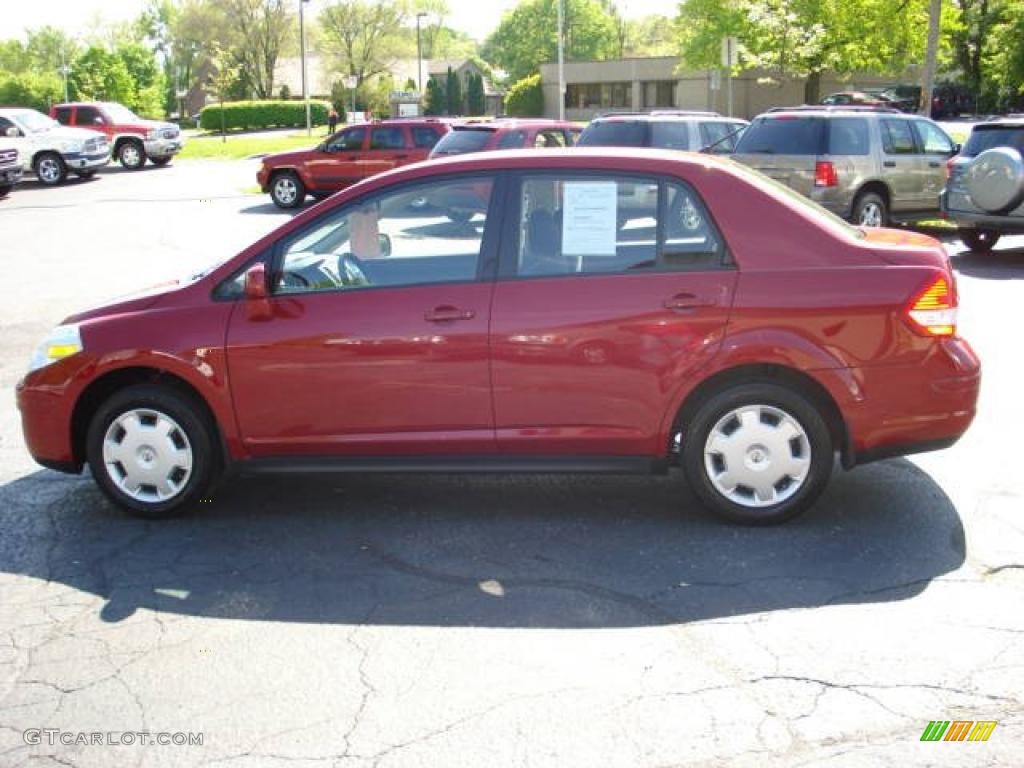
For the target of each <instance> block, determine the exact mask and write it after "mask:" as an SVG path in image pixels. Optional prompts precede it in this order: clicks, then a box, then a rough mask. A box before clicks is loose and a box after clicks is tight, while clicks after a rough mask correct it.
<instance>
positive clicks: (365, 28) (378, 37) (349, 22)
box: [320, 0, 407, 85]
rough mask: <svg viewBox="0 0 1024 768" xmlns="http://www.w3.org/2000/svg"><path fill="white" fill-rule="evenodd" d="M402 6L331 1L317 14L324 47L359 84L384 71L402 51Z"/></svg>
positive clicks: (392, 1) (374, 0) (393, 1)
mask: <svg viewBox="0 0 1024 768" xmlns="http://www.w3.org/2000/svg"><path fill="white" fill-rule="evenodd" d="M406 18H407V14H406V8H405V4H404V3H401V2H398V0H334V1H333V2H332V3H331V4H329V5H328V6H327V7H326V8H324V9H323V10H322V11H321V12H320V32H321V34H322V36H323V40H324V44H325V47H326V48H327V49H328V50H329V51H330V52H331V53H333V54H334V56H335V57H336V58H337V60H338V64H339V66H340V68H341V69H342V71H344V72H345V73H346V74H349V75H354V76H355V77H356V79H357V80H358V82H359V84H360V85H362V84H363V81H364V80H366V79H368V78H371V77H373V76H374V75H379V74H381V73H383V72H385V71H387V69H388V67H389V66H390V65H391V64H392V62H394V60H395V59H396V58H397V57H398V56H397V53H398V52H399V51H400V50H404V47H405V46H406V44H407V41H403V39H402V25H403V24H404V23H405V20H406Z"/></svg>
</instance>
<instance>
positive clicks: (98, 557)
mask: <svg viewBox="0 0 1024 768" xmlns="http://www.w3.org/2000/svg"><path fill="white" fill-rule="evenodd" d="M201 506H202V509H201V511H199V512H198V513H196V514H194V515H192V516H188V517H184V518H181V519H176V520H168V521H162V522H144V521H139V520H135V519H131V518H128V517H125V516H123V515H122V514H121V513H120V512H118V511H116V510H115V509H114V508H113V507H112V506H111V505H109V504H108V503H107V502H106V501H105V500H104V499H103V498H102V497H101V496H100V494H99V492H98V491H97V490H95V488H94V487H93V485H92V482H91V480H90V479H89V478H88V477H83V478H74V477H67V476H62V475H58V474H56V473H52V472H43V471H40V472H36V473H34V474H32V475H29V476H26V477H23V478H21V479H19V480H16V481H14V482H12V483H9V484H7V485H5V486H2V487H0V526H2V528H3V530H4V532H5V533H4V537H3V538H2V539H0V570H2V571H4V572H7V573H10V574H12V575H16V576H27V577H30V578H32V579H38V580H45V581H50V582H58V583H61V584H65V585H67V586H69V587H72V588H74V589H76V590H80V591H84V592H89V593H93V594H95V595H98V596H101V597H102V598H104V599H105V600H106V604H105V606H104V607H103V609H102V611H101V614H100V615H101V617H102V618H103V619H104V620H106V621H110V622H117V621H121V620H123V619H125V618H127V617H129V616H131V615H132V614H133V613H135V611H137V610H138V609H140V608H143V609H149V610H155V611H161V612H168V613H177V614H184V615H190V616H201V617H211V618H228V619H252V620H259V621H282V622H318V623H331V624H365V623H370V624H382V625H420V626H483V627H524V628H533V627H552V628H580V627H625V626H645V625H664V624H675V623H685V622H692V621H700V620H708V619H718V618H726V617H731V616H740V615H744V614H750V613H756V612H761V611H772V610H783V609H791V608H805V607H814V606H821V605H826V604H840V603H864V602H886V601H892V600H900V599H905V598H907V597H910V596H912V595H914V594H917V593H919V592H920V591H922V590H923V589H924V588H925V587H926V586H927V584H928V582H929V581H931V580H932V579H935V578H937V577H940V576H942V575H943V574H946V573H949V572H951V571H954V570H956V569H957V568H958V567H959V566H960V565H961V564H962V563H963V561H964V557H965V545H964V531H963V527H962V525H961V521H960V517H959V515H958V514H957V511H956V509H955V508H954V507H953V505H952V503H951V502H950V500H949V499H948V498H947V497H946V496H945V494H944V493H943V492H942V490H941V489H940V488H939V487H938V486H937V485H936V484H935V483H934V482H933V481H932V479H931V478H930V477H929V476H928V475H927V474H926V473H924V472H923V471H921V470H920V469H919V468H917V467H916V466H915V465H913V464H911V463H910V462H907V461H905V460H892V461H886V462H881V463H878V464H875V465H871V466H869V467H863V468H861V469H858V470H856V471H854V472H852V473H846V474H839V475H837V476H836V477H835V478H834V480H833V483H832V485H831V486H830V488H829V490H828V491H827V492H826V494H825V495H824V496H823V497H822V499H821V500H820V501H819V503H818V505H817V506H816V508H815V509H814V510H812V512H811V513H810V514H809V515H808V516H806V517H805V518H803V519H800V520H797V521H794V522H792V523H790V524H788V525H786V526H782V527H777V528H769V529H747V528H737V527H730V526H726V525H723V524H720V523H717V522H715V521H712V520H710V519H708V518H706V517H705V516H704V514H703V513H702V512H701V511H700V509H699V507H698V505H697V503H696V501H695V500H694V498H693V497H692V496H691V495H690V493H689V492H688V491H687V489H686V488H685V485H684V484H683V481H682V479H681V478H679V477H678V476H676V475H674V474H673V475H670V476H669V477H665V478H636V477H585V476H535V477H534V476H531V477H523V476H520V477H515V478H511V477H499V476H494V477H489V476H453V475H452V476H449V475H444V476H416V475H401V476H383V475H377V476H366V477H359V476H340V477H330V476H313V477H310V476H292V477H287V478H267V477H259V478H236V479H233V480H231V481H229V482H228V483H226V484H225V486H224V488H223V489H222V490H221V491H220V492H218V493H217V494H216V495H215V496H214V497H213V498H212V500H211V501H210V502H208V503H207V504H203V505H201ZM8 594H12V591H11V589H10V588H9V589H8Z"/></svg>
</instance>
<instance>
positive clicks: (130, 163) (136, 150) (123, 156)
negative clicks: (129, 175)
mask: <svg viewBox="0 0 1024 768" xmlns="http://www.w3.org/2000/svg"><path fill="white" fill-rule="evenodd" d="M117 161H118V162H119V163H121V165H123V166H124V167H125V168H127V169H128V170H130V171H137V170H139V169H140V168H141V167H142V166H144V165H145V164H146V150H145V149H144V148H143V146H142V144H141V142H138V141H133V140H129V141H123V142H121V146H120V147H118V149H117Z"/></svg>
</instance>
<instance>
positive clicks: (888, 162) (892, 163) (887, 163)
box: [882, 160, 896, 168]
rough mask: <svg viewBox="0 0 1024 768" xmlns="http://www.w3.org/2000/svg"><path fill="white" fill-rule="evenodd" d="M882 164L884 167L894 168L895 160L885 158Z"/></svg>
mask: <svg viewBox="0 0 1024 768" xmlns="http://www.w3.org/2000/svg"><path fill="white" fill-rule="evenodd" d="M882 165H884V166H885V167H886V168H895V167H896V161H895V160H886V161H885V162H884V163H882Z"/></svg>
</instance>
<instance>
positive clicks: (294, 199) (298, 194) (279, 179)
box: [270, 171, 306, 210]
mask: <svg viewBox="0 0 1024 768" xmlns="http://www.w3.org/2000/svg"><path fill="white" fill-rule="evenodd" d="M270 199H271V200H273V201H274V205H276V206H277V207H278V208H284V209H285V210H289V209H291V208H298V207H300V206H301V205H302V204H303V203H304V202H305V201H306V185H305V184H303V183H302V179H300V178H299V175H298V174H297V173H295V172H294V171H279V172H278V173H275V174H274V175H273V177H271V179H270Z"/></svg>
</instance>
